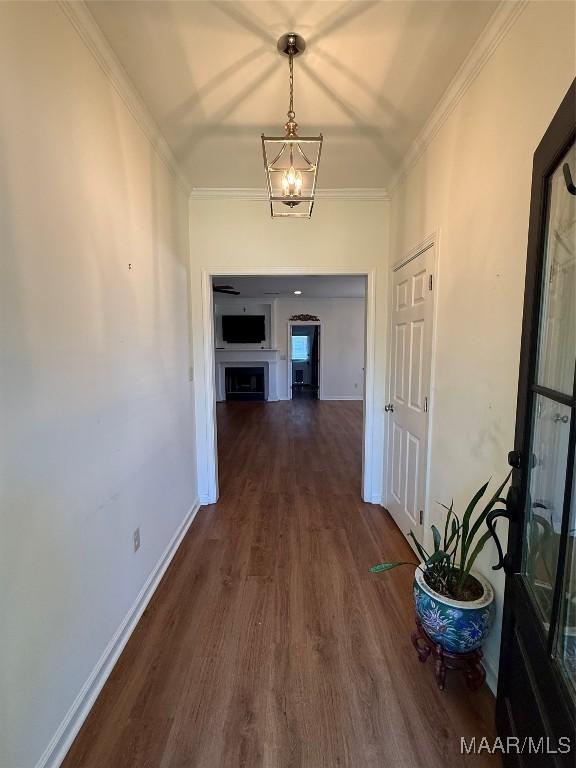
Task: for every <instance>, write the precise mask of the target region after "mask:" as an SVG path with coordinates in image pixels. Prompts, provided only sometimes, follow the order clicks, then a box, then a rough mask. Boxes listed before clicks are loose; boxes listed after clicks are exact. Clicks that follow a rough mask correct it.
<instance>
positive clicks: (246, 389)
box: [225, 366, 265, 400]
mask: <svg viewBox="0 0 576 768" xmlns="http://www.w3.org/2000/svg"><path fill="white" fill-rule="evenodd" d="M225 376H226V400H264V399H265V396H264V368H262V367H251V368H241V367H239V366H234V367H230V368H226V373H225Z"/></svg>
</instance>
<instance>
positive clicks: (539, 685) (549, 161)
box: [496, 80, 576, 765]
mask: <svg viewBox="0 0 576 768" xmlns="http://www.w3.org/2000/svg"><path fill="white" fill-rule="evenodd" d="M575 103H576V80H575V81H574V82H573V83H572V85H571V87H570V89H569V90H568V93H567V94H566V96H565V97H564V99H563V101H562V103H561V105H560V107H559V108H558V110H557V112H556V114H555V115H554V118H553V119H552V122H551V123H550V125H549V127H548V129H547V131H546V133H545V134H544V136H543V138H542V140H541V141H540V143H539V144H538V147H537V148H536V151H535V153H534V160H533V166H532V187H531V194H530V218H529V227H528V247H527V258H526V277H525V283H524V310H523V318H522V336H521V350H520V366H519V376H518V396H517V402H516V425H515V434H514V453H513V454H510V455H509V462H510V463H511V465H512V467H513V469H512V479H511V485H510V489H509V492H508V496H507V500H506V506H507V509H508V513H509V515H510V522H509V526H508V546H507V550H508V551H507V560H508V562H507V563H506V567H505V568H506V573H507V575H506V584H505V589H504V611H503V619H502V634H501V641H500V648H501V653H500V666H499V674H498V695H497V699H496V718H497V723H498V726H499V729H502V730H503V731H505V732H507V733H510V734H514V733H515V726H514V722H513V716H512V712H511V708H510V706H509V704H508V697H507V691H508V690H509V675H510V674H512V672H513V670H511V669H510V665H509V663H507V661H508V660H507V652H506V650H507V649H508V648H510V647H511V645H512V641H513V638H514V637H516V636H517V635H518V632H517V625H518V624H520V625H521V628H522V626H526V625H529V626H530V627H532V628H533V637H531V642H530V647H529V648H525V649H524V647H523V646H522V649H521V650H522V652H523V656H524V660H525V664H526V666H527V672H528V675H529V676H531V675H532V673H531V670H532V668H537V669H540V671H541V672H542V670H545V672H546V674H545V675H542V674H541V675H540V677H539V678H538V680H536V679H535V678H534V679H532V677H533V676H532V677H531V678H530V682H531V684H532V688H533V691H534V696H535V698H536V699H538V700H540V699H541V698H542V697H543V695H546V696H549V695H552V694H553V693H555V692H559V693H560V695H559V696H554V699H555V703H556V709H555V712H554V718H553V722H552V721H550V722H548V718H547V716H546V713H544V717H543V722H544V724H545V725H547V727H549V729H550V731H551V735H555V734H554V731H556V734H558V733H559V734H560V735H564V734H565V733H566V734H569V733H570V732H569V730H568V729H569V728H571V729H572V731H574V728H575V718H574V714H573V713H571V707H572V701H571V696H570V693H569V692H568V688H567V685H566V683H565V681H564V679H563V677H562V675H561V674H560V671H559V670H558V669H557V668H556V665H555V663H553V644H554V636H553V634H554V628H555V625H556V622H557V617H558V605H559V603H558V601H559V592H560V588H559V587H558V586H556V590H555V597H554V603H553V608H552V617H551V621H550V625H551V626H550V630H549V631H548V633H547V634H545V633H544V631H543V629H542V627H541V623H540V619H539V617H538V616H537V614H536V611H535V607H534V605H533V603H532V601H531V599H530V597H529V596H528V594H527V592H526V589H525V587H524V585H523V584H522V582H521V573H522V555H523V552H522V543H523V533H524V530H525V515H526V500H527V492H528V487H529V483H530V476H529V475H530V469H531V467H530V465H529V462H528V461H526V460H525V457H526V456H528V454H529V452H530V441H531V436H532V423H531V422H532V418H531V414H532V412H533V404H534V398H535V395H536V394H538V392H537V390H538V389H539V390H540V392H541V393H542V394H546V392H545V388H544V387H541V386H539V385H537V384H535V374H536V365H537V355H538V330H539V321H540V301H541V293H542V272H543V269H544V247H545V237H546V219H547V203H548V199H547V198H548V180H549V178H550V176H551V174H552V173H553V171H554V170H555V169H556V168H557V166H558V163H559V162H560V160H561V159H562V157H563V156H564V154H565V153H566V151H567V150H568V148H569V147H570V146H571V144H572V143H573V142H574V141H575V140H576V124H575V121H574V104H575ZM575 388H576V381H575ZM573 394H574V393H573ZM554 399H556V400H557V401H560V400H559V398H558V397H557V396H556V394H555V395H554ZM572 401H573V397H572V398H570V397H566V405H570V406H572ZM575 450H576V417H575V416H574V414H573V415H572V419H571V424H570V436H569V443H568V457H567V462H568V466H569V465H570V462H572V463H573V462H574V454H575ZM517 457H519V458H520V462H518V461H517ZM523 457H524V460H522V459H523ZM571 493H572V479H571V477H570V476H568V478H567V481H566V486H565V497H564V509H563V529H562V530H563V533H562V540H561V541H562V542H563V545H564V546H562V545H561V547H560V550H559V553H558V561H557V566H556V567H557V571H556V572H557V574H558V575H557V581H560V583H561V580H562V576H563V574H564V560H565V554H566V547H565V545H566V540H567V535H566V533H567V530H566V529H567V526H568V520H569V510H567V506H568V505H569V504H570V502H571ZM522 639H523V641H525V640H526V638H525V637H523V638H522ZM529 660H530V661H529ZM541 677H545V678H546V679H545V680H543V679H540V678H541ZM572 749H574V744H572ZM570 757H572V755H570ZM507 760H508V762H507V764H508V765H513V764H517V763H516V762H515V760H514V759H513V757H512V756H508V758H507ZM518 764H519V763H518Z"/></svg>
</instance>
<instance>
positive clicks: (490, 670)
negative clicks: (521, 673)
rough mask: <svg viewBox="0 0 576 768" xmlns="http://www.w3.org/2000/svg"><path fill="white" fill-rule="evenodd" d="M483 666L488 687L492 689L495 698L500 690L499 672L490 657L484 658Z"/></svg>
mask: <svg viewBox="0 0 576 768" xmlns="http://www.w3.org/2000/svg"><path fill="white" fill-rule="evenodd" d="M482 664H483V665H484V669H485V670H486V685H487V686H488V688H490V690H491V691H492V693H493V694H494V696H496V693H497V690H498V672H497V671H496V670H495V669H494V664H493V662H492V659H489V658H488V656H484V658H483V659H482Z"/></svg>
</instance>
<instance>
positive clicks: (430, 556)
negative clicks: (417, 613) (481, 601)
mask: <svg viewBox="0 0 576 768" xmlns="http://www.w3.org/2000/svg"><path fill="white" fill-rule="evenodd" d="M510 474H511V473H508V475H507V476H506V478H505V480H504V481H503V482H502V483H501V484H500V485H499V487H498V488H497V489H496V491H495V493H494V494H493V496H492V497H491V498H490V500H489V501H488V503H487V504H486V506H485V507H484V509H482V511H481V512H480V513H479V514H478V515H477V516H476V518H475V519H474V520H473V519H472V517H473V514H474V511H475V509H476V507H477V506H478V504H479V502H480V500H481V499H482V497H483V496H484V494H485V493H486V490H487V488H488V485H489V483H490V480H488V481H487V482H486V483H484V485H482V486H481V487H480V488H479V489H478V490H477V491H476V493H475V494H474V496H473V497H472V499H471V500H470V502H469V504H468V506H467V507H466V509H465V511H464V513H463V515H462V517H461V518H460V517H459V516H458V515H457V514H456V512H454V502H453V501H452V503H451V504H450V506H449V507H447V506H446V505H445V504H441V505H440V506H442V507H444V509H445V510H446V512H447V514H446V520H445V521H444V531H443V534H441V533H440V531H439V530H438V528H437V527H436V526H435V525H433V526H431V529H432V541H433V546H434V551H433V552H432V553H429V552H427V551H426V549H424V547H423V546H422V544H420V542H419V541H418V540H417V538H416V536H415V535H414V532H413V531H410V532H409V534H408V535H409V536H410V538H411V539H412V541H413V542H414V546H415V547H416V550H417V552H418V554H419V555H420V558H421V560H422V562H421V563H412V562H410V561H403V560H400V561H395V562H389V563H380V564H379V565H374V566H372V568H370V571H371V573H380V572H382V571H390V570H392V569H393V568H397V567H398V566H400V565H416V566H418V567H419V568H420V569H421V570H422V571H423V572H424V578H425V580H426V583H427V584H428V586H430V587H431V588H432V589H433V590H435V591H436V592H438V593H439V594H440V595H444V596H445V597H452V598H455V599H456V600H473V599H475V597H478V596H479V595H477V594H475V580H474V579H472V578H471V577H470V571H471V569H472V566H473V565H474V563H475V562H476V558H477V557H478V555H479V554H480V552H482V549H483V548H484V545H485V544H486V542H487V541H488V539H489V538H490V537H491V535H492V534H491V532H490V531H489V530H485V531H482V528H483V526H484V525H485V522H486V518H487V516H488V514H489V512H490V511H491V510H492V509H493V508H494V505H495V504H497V503H499V502H501V503H506V502H505V499H503V498H502V497H501V494H502V491H503V490H504V487H505V486H506V483H507V482H508V480H509V479H510Z"/></svg>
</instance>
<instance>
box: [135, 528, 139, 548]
mask: <svg viewBox="0 0 576 768" xmlns="http://www.w3.org/2000/svg"><path fill="white" fill-rule="evenodd" d="M139 549H140V528H136V530H135V531H134V552H137V551H138V550H139Z"/></svg>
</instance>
